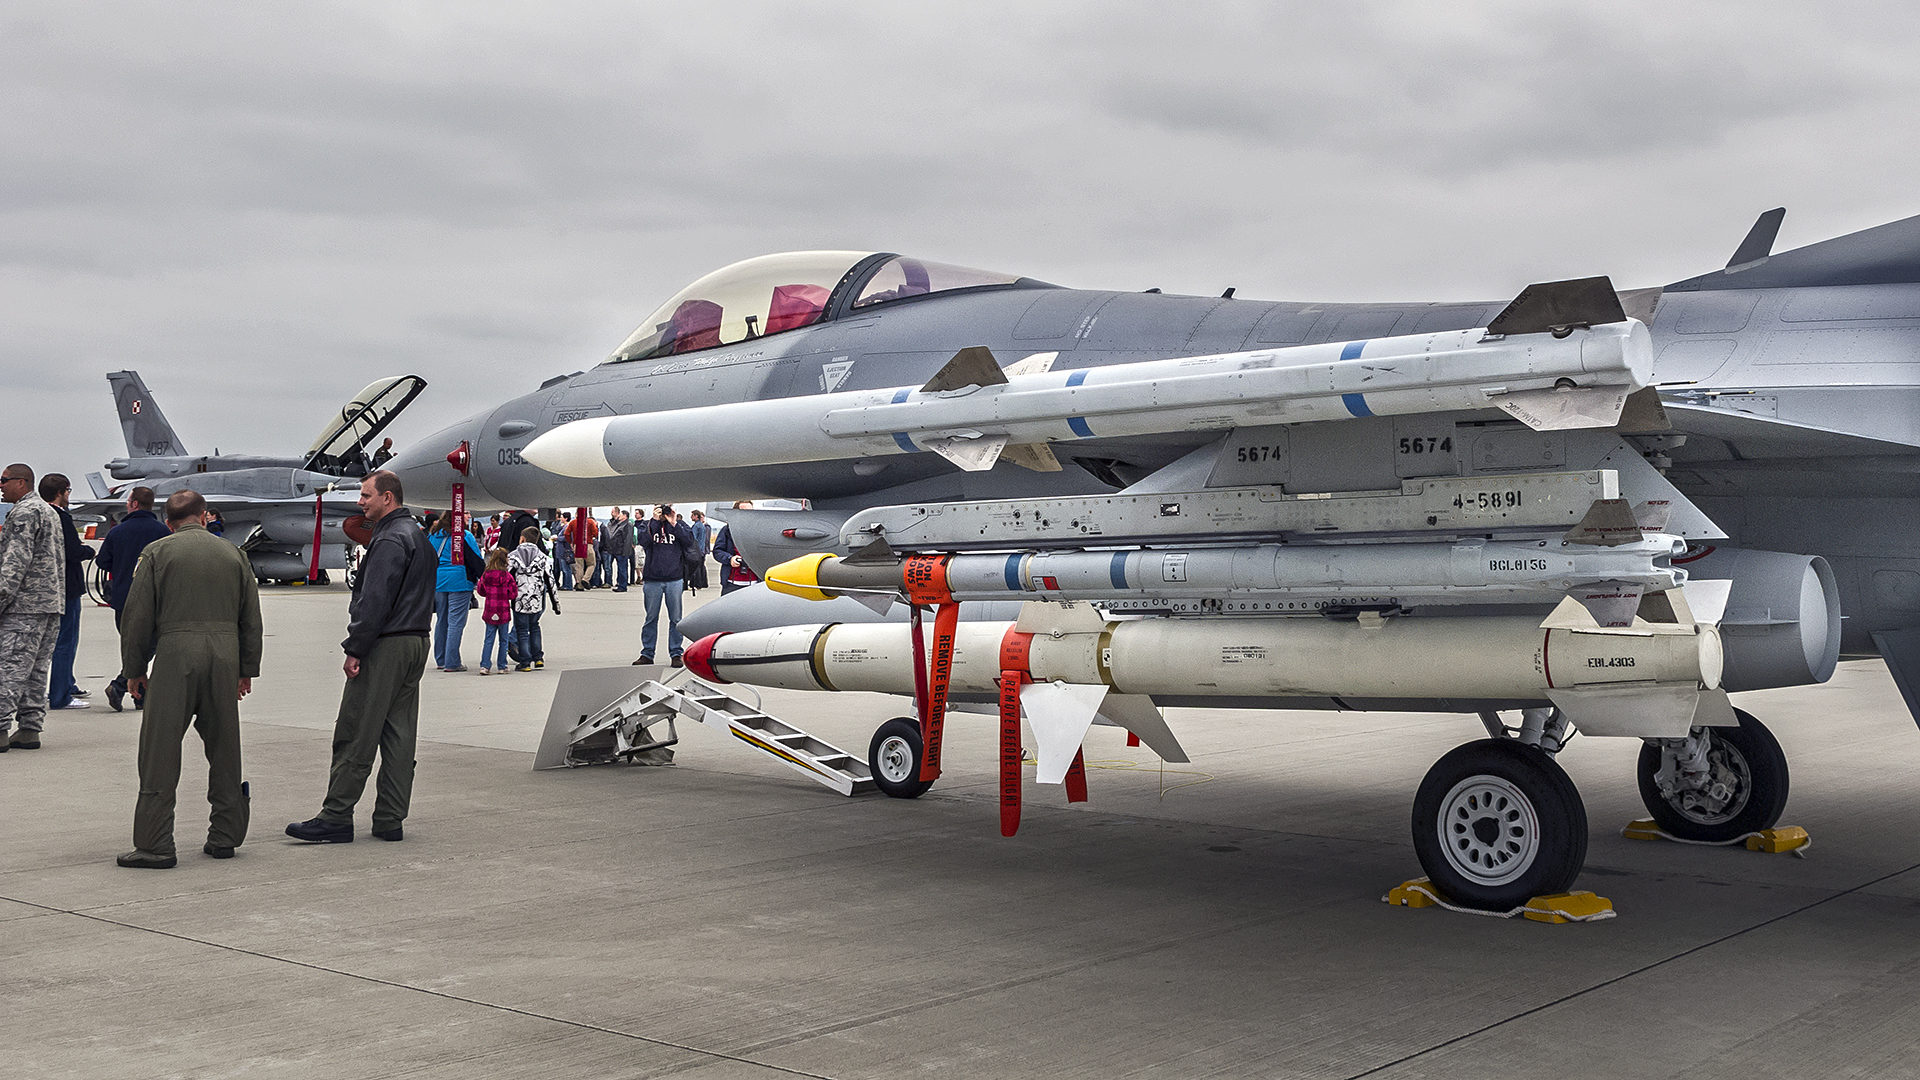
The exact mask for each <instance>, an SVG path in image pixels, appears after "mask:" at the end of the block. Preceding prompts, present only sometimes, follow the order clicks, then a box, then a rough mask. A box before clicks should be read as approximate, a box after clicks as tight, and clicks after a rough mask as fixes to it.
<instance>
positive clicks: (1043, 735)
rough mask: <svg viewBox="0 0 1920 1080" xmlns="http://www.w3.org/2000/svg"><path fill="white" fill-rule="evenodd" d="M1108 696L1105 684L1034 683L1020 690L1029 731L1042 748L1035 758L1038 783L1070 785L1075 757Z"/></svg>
mask: <svg viewBox="0 0 1920 1080" xmlns="http://www.w3.org/2000/svg"><path fill="white" fill-rule="evenodd" d="M1106 696H1107V688H1106V686H1105V684H1101V683H1069V682H1034V683H1027V684H1026V685H1024V686H1022V687H1021V688H1020V708H1021V711H1023V712H1025V713H1026V714H1027V727H1028V728H1030V729H1032V731H1033V739H1034V742H1036V743H1038V744H1039V745H1038V747H1037V748H1036V751H1035V754H1034V756H1035V758H1036V759H1037V762H1036V763H1037V764H1038V766H1039V769H1038V772H1037V775H1036V776H1035V777H1034V780H1035V781H1036V782H1037V783H1042V784H1059V783H1064V782H1065V781H1066V779H1067V769H1068V768H1069V767H1070V766H1072V765H1073V756H1074V755H1075V754H1077V753H1079V752H1080V744H1081V742H1083V741H1084V740H1085V739H1086V737H1087V729H1088V728H1089V727H1092V726H1093V717H1094V714H1095V713H1097V712H1099V711H1100V702H1101V699H1103V698H1105V697H1106Z"/></svg>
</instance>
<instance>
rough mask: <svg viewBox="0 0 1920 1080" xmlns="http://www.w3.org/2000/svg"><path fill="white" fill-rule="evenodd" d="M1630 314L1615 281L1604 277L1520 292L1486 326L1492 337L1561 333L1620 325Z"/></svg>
mask: <svg viewBox="0 0 1920 1080" xmlns="http://www.w3.org/2000/svg"><path fill="white" fill-rule="evenodd" d="M1626 317H1627V313H1626V311H1625V309H1623V308H1622V307H1621V306H1620V296H1619V294H1618V293H1615V292H1614V291H1613V282H1612V281H1611V280H1609V279H1607V278H1605V277H1590V278H1575V279H1573V280H1570V281H1542V282H1537V283H1535V284H1532V285H1529V286H1527V287H1526V288H1524V289H1522V290H1520V295H1519V296H1516V297H1514V298H1513V303H1511V304H1508V305H1507V306H1506V308H1505V309H1504V310H1503V311H1501V312H1500V314H1498V315H1495V316H1494V317H1493V321H1492V322H1490V323H1488V324H1487V333H1488V334H1492V335H1507V334H1541V333H1547V332H1553V333H1558V334H1560V336H1562V337H1565V336H1566V334H1565V331H1567V330H1568V329H1571V328H1572V327H1576V326H1601V325H1604V324H1606V323H1616V322H1621V321H1623V320H1624V319H1626Z"/></svg>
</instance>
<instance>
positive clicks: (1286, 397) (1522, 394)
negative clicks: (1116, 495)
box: [524, 319, 1653, 477]
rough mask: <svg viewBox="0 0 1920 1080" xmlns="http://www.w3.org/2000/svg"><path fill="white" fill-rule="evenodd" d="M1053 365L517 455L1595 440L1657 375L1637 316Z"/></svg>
mask: <svg viewBox="0 0 1920 1080" xmlns="http://www.w3.org/2000/svg"><path fill="white" fill-rule="evenodd" d="M1053 359H1054V354H1050V353H1042V354H1038V355H1035V356H1031V357H1028V358H1026V359H1024V360H1022V361H1020V362H1019V363H1017V364H1015V365H1013V367H1012V368H1011V369H1009V370H1006V371H1003V370H1002V369H1001V368H1000V365H999V364H998V363H997V362H996V361H995V360H994V358H993V354H992V353H991V352H989V351H988V350H986V349H984V348H969V349H963V350H961V351H960V352H959V353H958V354H956V355H955V356H954V358H953V360H952V361H951V362H950V363H949V364H948V365H947V366H946V367H945V368H943V369H941V371H940V372H939V374H937V375H935V376H934V377H933V378H932V379H931V380H929V381H928V382H927V383H926V384H925V385H924V386H919V387H913V386H896V387H889V388H885V389H879V390H859V391H849V392H844V393H835V394H819V395H808V396H805V397H796V398H782V399H773V400H763V401H743V402H729V403H726V404H721V405H705V406H699V407H696V408H689V409H670V410H666V411H662V412H653V413H645V414H640V415H631V416H610V417H596V418H593V419H587V420H577V421H574V422H573V423H570V424H565V425H562V426H560V427H558V428H555V429H553V430H552V431H549V432H547V433H546V434H544V435H542V436H540V437H539V438H537V439H535V440H534V441H533V442H532V443H530V444H529V445H528V446H527V448H526V450H525V451H524V456H525V458H526V460H527V461H529V462H532V463H533V464H535V465H537V466H538V467H540V468H542V469H546V470H548V471H550V472H555V473H560V474H562V475H565V476H573V477H605V476H621V475H627V476H633V475H645V474H648V473H653V472H674V471H679V470H687V469H698V468H703V467H716V466H737V467H746V466H759V465H772V464H784V463H792V462H797V461H829V460H835V459H841V458H849V457H882V456H887V455H893V454H910V453H914V452H916V451H919V450H922V449H927V450H934V451H936V452H938V453H940V454H942V455H944V456H946V457H947V458H949V459H951V460H953V461H954V462H955V463H956V464H958V465H960V466H961V467H962V468H965V469H968V470H971V471H981V470H985V469H990V468H992V467H993V464H994V462H995V461H997V460H999V458H1000V455H1001V453H1002V451H1004V450H1007V449H1008V448H1010V447H1017V448H1019V449H1018V450H1015V451H1014V452H1012V453H1010V454H1009V457H1010V459H1011V460H1014V461H1016V462H1018V463H1020V464H1025V465H1029V466H1030V467H1036V468H1042V469H1045V468H1058V467H1059V466H1058V465H1057V463H1055V462H1054V460H1053V455H1052V454H1051V452H1049V451H1047V450H1046V444H1047V443H1050V442H1068V441H1073V440H1077V439H1091V438H1110V437H1114V436H1137V435H1152V434H1158V433H1163V432H1177V431H1196V430H1214V429H1218V430H1226V429H1228V428H1234V427H1246V426H1253V425H1260V424H1289V423H1297V422H1301V421H1311V420H1333V419H1350V418H1352V417H1363V416H1390V415H1407V414H1413V413H1428V412H1437V411H1442V410H1449V409H1486V408H1500V409H1503V410H1505V411H1506V412H1508V413H1509V414H1511V415H1512V416H1514V417H1515V418H1517V419H1519V420H1521V421H1522V422H1524V423H1526V424H1527V425H1528V426H1529V427H1532V428H1534V429H1536V430H1558V429H1566V428H1582V427H1605V426H1608V425H1611V424H1613V423H1614V422H1615V421H1616V420H1617V419H1618V418H1619V416H1620V412H1621V408H1622V405H1623V403H1624V402H1625V400H1626V397H1627V395H1628V394H1629V393H1631V392H1633V391H1634V390H1637V389H1639V388H1640V387H1642V386H1644V385H1646V381H1647V378H1648V375H1649V373H1650V372H1651V370H1652V367H1653V356H1652V348H1651V344H1650V339H1649V337H1648V335H1647V329H1646V327H1645V326H1644V325H1642V324H1641V323H1640V322H1638V321H1637V320H1633V319H1627V320H1624V321H1621V322H1615V323H1609V324H1605V325H1601V326H1595V327H1592V328H1591V329H1589V330H1588V331H1587V332H1585V333H1582V334H1580V335H1578V336H1561V335H1556V334H1554V333H1546V332H1543V333H1531V334H1516V335H1512V336H1505V337H1503V336H1499V335H1491V334H1488V333H1487V332H1486V331H1484V330H1452V331H1447V332H1444V333H1437V334H1414V335H1411V336H1407V337H1394V338H1381V339H1378V340H1372V341H1350V342H1332V343H1328V344H1324V345H1303V346H1298V347H1294V348H1279V349H1262V350H1259V351H1254V352H1234V353H1222V354H1219V355H1214V356H1190V357H1180V358H1177V359H1170V360H1152V361H1143V362H1140V363H1132V364H1114V365H1111V366H1107V367H1097V368H1079V369H1075V370H1073V371H1066V372H1054V371H1052V370H1050V368H1051V366H1052V362H1053ZM716 431H724V432H727V433H728V434H727V438H726V439H725V440H724V442H723V444H722V445H718V446H716V445H715V444H714V441H713V439H712V435H713V433H714V432H716Z"/></svg>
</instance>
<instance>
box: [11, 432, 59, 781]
mask: <svg viewBox="0 0 1920 1080" xmlns="http://www.w3.org/2000/svg"><path fill="white" fill-rule="evenodd" d="M0 494H3V495H4V496H5V498H6V500H7V501H8V502H10V503H12V504H13V509H12V510H11V511H9V512H8V513H7V517H6V520H5V521H4V522H0V753H5V752H6V751H7V750H10V749H11V750H38V749H39V748H40V728H41V726H42V724H43V723H44V722H45V720H46V717H47V674H48V671H49V669H50V668H51V667H52V662H53V646H54V644H55V643H56V642H57V641H58V640H59V638H60V616H61V615H62V614H63V613H64V612H65V611H66V609H67V592H66V585H67V544H66V540H65V538H63V537H62V536H61V535H60V516H59V515H58V514H55V513H54V512H53V507H51V506H48V505H47V503H46V500H44V499H42V498H40V496H39V495H37V494H35V493H34V490H33V470H32V469H30V468H28V467H27V466H25V465H21V464H13V465H9V466H7V467H6V469H4V470H0ZM16 724H17V725H18V728H19V730H18V731H17V732H16V733H14V734H13V737H12V739H11V740H9V739H8V738H7V735H8V730H9V728H10V727H12V726H14V725H16Z"/></svg>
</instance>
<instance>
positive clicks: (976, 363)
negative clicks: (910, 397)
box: [920, 345, 1007, 394]
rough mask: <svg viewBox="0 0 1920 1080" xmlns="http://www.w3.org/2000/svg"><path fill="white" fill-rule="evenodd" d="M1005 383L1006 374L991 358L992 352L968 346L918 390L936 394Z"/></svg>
mask: <svg viewBox="0 0 1920 1080" xmlns="http://www.w3.org/2000/svg"><path fill="white" fill-rule="evenodd" d="M1006 381H1007V373H1006V372H1004V371H1002V370H1000V362H999V361H997V360H995V359H994V358H993V350H992V349H989V348H987V347H986V346H985V345H969V346H967V347H966V348H964V349H961V350H960V351H959V352H957V353H954V354H953V359H951V360H949V361H947V366H945V367H943V368H941V369H940V370H939V371H938V372H936V373H935V374H934V376H933V378H931V379H928V380H927V385H925V386H922V387H921V388H920V392H921V393H923V394H937V393H940V392H941V391H944V390H963V389H965V388H967V387H969V386H998V385H1000V384H1002V383H1004V382H1006Z"/></svg>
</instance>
